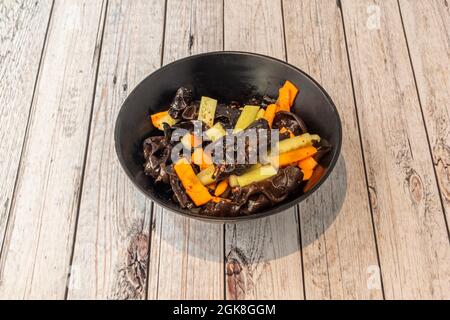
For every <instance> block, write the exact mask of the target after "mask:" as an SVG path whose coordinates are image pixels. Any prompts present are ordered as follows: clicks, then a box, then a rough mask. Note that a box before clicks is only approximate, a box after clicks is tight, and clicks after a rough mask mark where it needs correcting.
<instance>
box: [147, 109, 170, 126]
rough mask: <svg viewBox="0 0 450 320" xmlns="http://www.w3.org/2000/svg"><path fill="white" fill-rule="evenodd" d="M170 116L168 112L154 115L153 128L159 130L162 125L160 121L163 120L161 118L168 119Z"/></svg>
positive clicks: (152, 116) (152, 117)
mask: <svg viewBox="0 0 450 320" xmlns="http://www.w3.org/2000/svg"><path fill="white" fill-rule="evenodd" d="M168 114H169V112H168V111H162V112H158V113H155V114H152V115H151V116H150V118H151V119H152V124H153V126H154V127H155V128H159V125H160V123H159V121H160V120H161V118H164V117H166V116H167V115H168Z"/></svg>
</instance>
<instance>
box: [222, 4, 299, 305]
mask: <svg viewBox="0 0 450 320" xmlns="http://www.w3.org/2000/svg"><path fill="white" fill-rule="evenodd" d="M225 49H226V50H243V51H252V52H258V53H263V54H267V55H270V56H274V57H276V58H279V59H285V58H286V57H285V47H284V36H283V19H282V8H281V3H280V2H279V1H270V0H255V1H244V0H241V1H225ZM225 247H226V248H225V256H226V281H227V283H226V289H227V290H226V298H227V299H302V298H303V280H302V265H301V251H300V241H299V224H298V215H297V212H296V210H295V208H293V209H291V210H288V211H287V212H285V213H283V214H278V215H276V216H273V217H270V218H265V219H260V220H257V221H250V222H247V223H240V224H236V225H232V224H230V225H227V226H226V233H225Z"/></svg>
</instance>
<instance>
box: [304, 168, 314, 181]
mask: <svg viewBox="0 0 450 320" xmlns="http://www.w3.org/2000/svg"><path fill="white" fill-rule="evenodd" d="M302 172H303V181H306V180H309V179H310V178H311V176H312V174H313V172H314V170H313V169H302Z"/></svg>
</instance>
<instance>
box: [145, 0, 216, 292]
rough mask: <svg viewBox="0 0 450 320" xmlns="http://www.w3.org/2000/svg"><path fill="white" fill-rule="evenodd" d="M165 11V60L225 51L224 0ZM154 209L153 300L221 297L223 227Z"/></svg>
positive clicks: (189, 0)
mask: <svg viewBox="0 0 450 320" xmlns="http://www.w3.org/2000/svg"><path fill="white" fill-rule="evenodd" d="M166 16H167V20H166V32H165V41H164V60H163V62H164V64H166V63H169V62H172V61H173V60H176V59H179V58H182V57H185V56H188V55H191V54H197V53H202V52H207V51H217V50H222V47H223V40H222V39H223V37H222V35H223V32H222V31H223V30H222V26H223V4H222V1H216V0H183V1H179V0H168V2H167V15H166ZM193 85H195V83H194V84H193ZM155 208H156V210H155V212H154V213H155V214H154V219H153V222H152V226H153V227H154V229H152V230H153V232H152V237H151V253H150V267H149V292H148V297H149V299H223V292H224V289H223V288H224V284H223V270H224V268H223V266H224V264H223V263H224V262H223V259H224V258H223V226H222V225H220V224H210V223H205V222H201V221H196V220H192V219H187V218H184V217H181V216H179V215H177V214H176V213H173V212H169V211H166V210H162V209H161V208H160V207H158V206H156V205H155Z"/></svg>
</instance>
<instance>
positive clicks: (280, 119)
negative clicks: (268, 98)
mask: <svg viewBox="0 0 450 320" xmlns="http://www.w3.org/2000/svg"><path fill="white" fill-rule="evenodd" d="M283 127H284V128H286V129H289V130H291V131H292V133H293V134H295V135H296V136H297V135H300V134H303V133H306V132H308V128H307V127H306V125H305V122H304V121H303V120H302V118H300V117H299V116H298V115H296V114H295V113H292V112H287V111H279V112H277V113H276V115H275V118H274V119H273V123H272V128H274V129H281V128H283Z"/></svg>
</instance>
